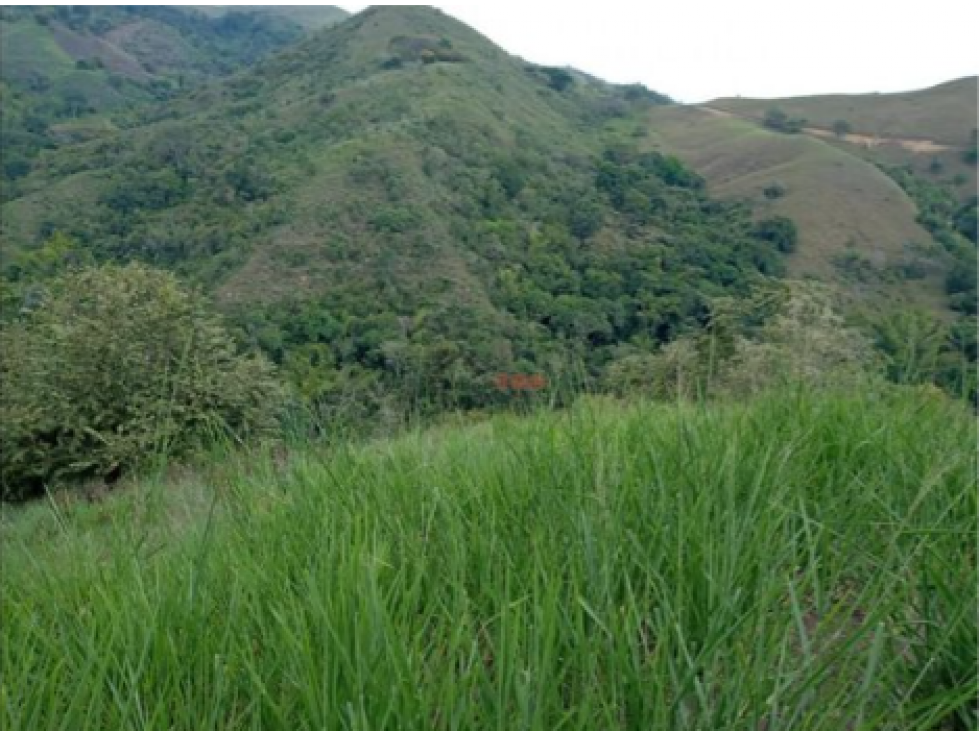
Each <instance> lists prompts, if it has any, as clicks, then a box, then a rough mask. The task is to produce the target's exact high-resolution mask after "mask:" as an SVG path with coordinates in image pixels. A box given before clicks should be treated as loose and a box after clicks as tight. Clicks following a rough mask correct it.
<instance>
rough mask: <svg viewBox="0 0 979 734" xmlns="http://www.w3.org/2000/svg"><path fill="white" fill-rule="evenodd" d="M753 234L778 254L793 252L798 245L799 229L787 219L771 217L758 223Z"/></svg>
mask: <svg viewBox="0 0 979 734" xmlns="http://www.w3.org/2000/svg"><path fill="white" fill-rule="evenodd" d="M755 234H756V235H757V236H758V237H760V238H761V239H763V240H766V241H768V242H771V243H772V244H773V245H775V247H777V248H778V250H779V252H786V253H789V252H795V250H796V247H797V246H798V244H799V229H798V228H797V227H796V226H795V222H793V221H792V220H791V219H789V218H788V217H772V218H771V219H764V220H762V221H760V222H758V224H757V225H756V226H755Z"/></svg>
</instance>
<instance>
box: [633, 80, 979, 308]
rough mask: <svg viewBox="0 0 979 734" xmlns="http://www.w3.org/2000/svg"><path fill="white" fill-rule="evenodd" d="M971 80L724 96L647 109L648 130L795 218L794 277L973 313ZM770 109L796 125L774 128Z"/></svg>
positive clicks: (872, 296)
mask: <svg viewBox="0 0 979 734" xmlns="http://www.w3.org/2000/svg"><path fill="white" fill-rule="evenodd" d="M976 81H977V80H976V78H974V77H970V78H967V79H961V80H957V81H954V82H949V83H948V84H943V85H939V86H937V87H934V88H931V89H925V90H922V91H918V92H908V93H903V94H890V95H882V94H867V95H827V96H818V97H804V98H791V99H770V100H758V99H741V98H737V99H721V100H716V101H714V102H710V103H708V104H707V105H704V106H701V107H687V108H682V109H681V108H676V109H668V110H667V109H659V110H654V111H652V113H651V115H650V121H649V133H650V137H651V140H653V141H654V142H655V144H656V145H657V146H658V149H659V150H663V151H666V152H670V153H673V154H676V155H678V156H680V158H682V159H683V160H684V161H686V162H688V163H689V164H690V165H692V166H693V167H694V168H695V169H696V170H697V171H698V172H699V173H701V174H702V175H704V176H705V177H706V179H707V181H708V184H709V187H710V190H711V192H712V193H715V194H717V195H718V196H720V197H722V198H725V199H731V200H737V201H746V202H750V203H751V204H752V205H753V206H754V207H755V209H756V212H757V213H758V215H759V216H762V215H764V214H765V213H766V212H767V213H771V214H775V215H781V216H787V217H789V218H791V219H792V220H793V221H794V222H796V224H797V225H798V227H799V230H800V246H799V249H798V252H796V253H795V254H793V255H792V256H791V258H790V262H789V268H790V271H791V272H792V273H793V274H796V275H801V276H815V277H818V278H821V279H824V280H825V279H828V280H831V281H836V282H843V283H846V284H847V286H848V290H849V292H850V293H852V294H853V295H854V297H855V298H857V299H859V300H862V301H867V302H877V303H879V304H883V305H884V306H885V308H887V307H889V306H890V305H893V304H898V303H901V302H904V303H909V304H916V305H919V306H923V307H925V308H928V309H929V310H932V311H934V312H937V313H942V312H946V310H947V308H948V306H951V307H953V308H955V309H956V310H961V311H965V312H967V313H974V312H975V307H974V305H970V304H971V302H972V301H974V300H975V298H974V294H975V286H974V280H975V279H974V278H972V277H971V276H969V275H968V272H969V271H971V270H975V225H974V218H975V214H974V212H975V200H976V188H975V186H976V169H975V165H974V155H975V151H974V149H975V137H974V136H975V126H976V116H975V115H976V112H975V111H976ZM773 110H777V111H779V112H781V113H782V114H783V115H784V116H785V117H786V118H788V119H791V120H799V121H801V122H800V123H798V124H799V127H800V128H801V129H800V130H799V131H798V132H797V133H796V134H786V133H785V132H780V131H778V130H776V129H771V128H770V127H769V126H768V125H767V124H766V122H765V118H766V116H767V114H768V113H769V112H770V111H773ZM970 146H971V147H970ZM970 151H971V152H970ZM956 202H957V203H956ZM970 239H971V240H972V243H971V244H970V243H969V240H970Z"/></svg>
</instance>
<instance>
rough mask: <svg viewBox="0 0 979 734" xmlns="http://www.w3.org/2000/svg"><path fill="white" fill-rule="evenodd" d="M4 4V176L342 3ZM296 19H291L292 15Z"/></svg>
mask: <svg viewBox="0 0 979 734" xmlns="http://www.w3.org/2000/svg"><path fill="white" fill-rule="evenodd" d="M307 15H308V17H304V16H302V14H301V13H300V14H299V15H298V16H297V14H296V13H295V12H291V11H289V9H283V10H282V11H281V12H279V11H273V10H271V9H269V8H260V9H258V10H256V11H254V12H253V11H250V10H248V11H245V10H237V11H236V10H226V11H224V12H222V13H220V14H215V15H214V16H213V17H212V16H210V15H206V14H203V13H200V12H196V11H194V10H193V9H191V8H186V7H167V6H156V7H135V6H133V7H130V6H126V7H89V6H61V7H44V6H32V7H19V8H17V7H13V8H12V7H7V8H3V10H2V11H0V90H2V98H3V119H2V122H3V126H2V134H3V144H4V161H3V178H4V180H5V183H7V184H8V185H9V184H10V183H11V182H12V181H14V180H16V179H17V178H19V177H20V176H22V175H24V174H25V173H26V172H27V171H28V170H29V169H30V165H31V162H32V161H33V159H34V157H35V156H36V155H37V153H38V151H39V150H40V149H43V148H51V147H54V146H56V145H58V144H60V143H63V142H65V141H70V140H76V139H84V138H86V137H92V136H96V135H100V134H104V133H105V131H106V129H109V128H111V127H112V121H111V120H110V119H107V118H106V117H105V116H104V114H102V113H112V112H118V111H119V110H123V109H126V108H129V107H132V106H133V105H137V104H140V103H145V102H149V101H153V100H157V99H165V98H168V97H171V96H173V95H174V94H175V93H177V92H179V91H180V90H181V89H186V88H189V87H191V86H194V85H196V84H198V83H200V82H202V81H205V80H208V79H213V78H215V77H218V76H222V75H226V74H228V73H230V72H231V71H234V70H236V69H239V68H241V67H243V66H246V65H248V64H251V63H253V62H255V61H256V60H258V59H259V58H262V57H263V56H266V55H268V54H269V53H270V52H272V51H274V50H275V49H278V48H281V47H283V46H284V45H286V44H288V43H291V42H293V41H295V40H297V39H298V38H299V37H301V35H302V34H303V32H304V29H305V28H306V27H308V26H310V25H311V23H312V22H313V21H314V20H316V21H317V24H318V25H322V24H325V23H330V22H336V21H337V20H339V19H341V18H342V17H343V16H344V15H345V13H344V12H343V11H342V10H340V9H339V8H335V7H332V6H325V7H323V8H316V9H315V14H307ZM294 18H295V19H294Z"/></svg>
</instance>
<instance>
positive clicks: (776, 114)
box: [764, 107, 806, 135]
mask: <svg viewBox="0 0 979 734" xmlns="http://www.w3.org/2000/svg"><path fill="white" fill-rule="evenodd" d="M764 124H765V127H767V128H768V129H769V130H775V131H776V132H780V133H788V134H790V135H792V134H794V133H797V132H800V131H801V130H802V128H803V127H805V124H806V120H804V119H803V118H801V117H789V116H788V115H787V114H786V113H785V112H783V111H782V110H780V109H779V108H778V107H773V108H772V109H770V110H768V112H766V113H765V119H764Z"/></svg>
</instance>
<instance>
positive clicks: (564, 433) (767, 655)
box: [0, 392, 977, 729]
mask: <svg viewBox="0 0 979 734" xmlns="http://www.w3.org/2000/svg"><path fill="white" fill-rule="evenodd" d="M975 445H976V432H975V426H974V418H973V417H972V416H971V415H970V414H969V413H968V411H967V410H966V409H964V408H962V407H961V406H958V405H954V404H952V403H950V402H946V401H945V400H943V399H941V398H939V397H937V396H934V395H929V394H924V393H912V392H908V393H902V394H895V393H886V394H882V395H876V396H866V397H860V398H855V397H846V396H822V397H820V396H813V395H811V394H806V393H785V394H781V395H778V396H772V397H767V398H762V399H758V400H755V401H753V402H750V403H745V404H730V405H725V404H713V405H707V406H697V405H682V406H664V405H654V404H635V405H631V406H627V407H626V406H623V405H621V404H618V403H609V402H600V401H595V400H589V401H583V402H582V403H580V404H579V405H577V406H576V407H575V408H574V409H572V410H570V411H568V412H566V413H551V414H540V415H533V416H530V417H525V418H516V417H499V418H494V419H491V420H489V421H487V422H486V423H483V424H479V425H476V426H470V427H464V428H451V427H444V428H440V429H436V430H430V431H426V432H418V433H414V434H410V435H407V436H405V437H402V438H399V439H397V440H392V441H385V442H377V443H372V444H364V445H360V446H348V447H342V448H334V449H330V450H329V451H326V450H316V449H314V448H308V449H305V450H301V451H295V452H294V453H293V454H292V455H291V456H290V457H289V459H288V460H286V461H284V460H283V459H282V457H281V456H278V457H274V456H273V457H269V458H267V459H262V458H256V457H254V456H252V457H234V456H231V457H226V458H224V459H223V460H222V461H221V462H218V463H216V464H214V465H213V466H211V467H209V468H206V469H204V470H202V473H201V474H198V475H193V476H190V477H185V478H183V479H179V478H177V479H175V478H173V477H170V478H169V479H168V480H166V481H162V480H161V481H159V482H152V481H147V482H145V483H143V484H140V485H139V486H137V487H135V488H133V489H131V490H128V491H126V492H122V493H120V494H118V495H117V496H114V497H110V498H108V499H106V500H103V501H101V502H98V503H94V504H84V503H74V504H65V503H63V502H59V501H52V502H49V503H48V504H46V505H45V504H39V505H35V506H33V507H27V508H15V509H8V510H6V511H5V519H4V524H3V538H2V552H3V578H2V590H3V598H2V615H3V616H2V627H0V630H2V632H0V641H2V652H0V656H2V660H0V663H2V683H0V686H2V688H0V725H2V726H3V728H5V729H10V728H31V729H33V728H39V729H40V728H63V729H71V728H124V729H125V728H137V729H138V728H157V729H167V728H208V729H211V728H214V729H219V728H280V729H293V728H314V729H332V728H401V729H404V728H500V729H520V728H584V729H592V728H602V729H615V728H623V727H628V728H661V729H674V728H681V729H682V728H744V729H759V728H765V729H783V728H826V729H839V728H853V727H859V728H864V727H872V728H931V727H935V726H945V727H953V728H958V727H975V725H976V714H975V712H976V698H977V695H976V694H977V680H976V646H977V636H976V604H977V600H976V587H977V577H976V521H977V507H976V475H975V468H976V450H975Z"/></svg>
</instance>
